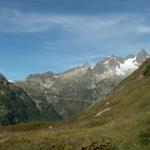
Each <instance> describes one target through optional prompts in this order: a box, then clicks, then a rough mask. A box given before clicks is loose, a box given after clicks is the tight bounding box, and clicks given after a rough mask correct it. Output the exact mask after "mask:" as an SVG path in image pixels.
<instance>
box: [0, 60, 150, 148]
mask: <svg viewBox="0 0 150 150" xmlns="http://www.w3.org/2000/svg"><path fill="white" fill-rule="evenodd" d="M149 66H150V59H149V60H148V61H146V62H145V63H144V64H143V65H142V66H141V67H140V68H139V69H138V70H137V71H136V72H135V73H133V74H132V75H131V76H130V77H128V78H127V79H125V80H124V81H123V82H122V83H121V84H120V85H119V86H118V87H117V88H116V89H115V90H114V91H113V92H112V93H111V94H110V95H109V96H108V98H107V99H105V101H102V102H100V103H97V104H96V105H95V106H93V107H92V108H89V109H88V110H87V111H86V112H84V113H82V114H81V115H80V116H78V117H76V118H74V119H72V120H66V121H63V122H51V123H35V124H33V123H32V124H23V125H17V126H8V127H4V128H1V129H0V133H1V134H0V149H2V150H3V149H5V150H6V149H12V150H13V149H19V150H20V149H44V150H45V149H81V147H82V146H83V145H89V144H90V143H91V142H92V141H98V142H101V140H102V139H103V138H104V137H109V138H111V140H112V143H111V145H115V146H110V147H109V148H108V149H119V150H126V149H128V150H149V149H150V67H149ZM143 73H144V74H145V76H144V75H143ZM106 108H111V110H109V111H107V112H105V113H103V114H101V115H100V116H98V117H95V115H96V114H97V113H99V112H101V111H103V110H105V109H106ZM50 125H51V126H52V129H49V126H50ZM103 149H105V148H103Z"/></svg>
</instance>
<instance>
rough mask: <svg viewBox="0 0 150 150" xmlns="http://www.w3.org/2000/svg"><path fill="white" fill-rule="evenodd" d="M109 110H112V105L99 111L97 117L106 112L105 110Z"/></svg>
mask: <svg viewBox="0 0 150 150" xmlns="http://www.w3.org/2000/svg"><path fill="white" fill-rule="evenodd" d="M109 110H111V107H109V108H106V109H104V110H102V111H100V112H98V113H97V114H96V115H95V117H98V116H100V115H101V114H103V113H105V112H107V111H109Z"/></svg>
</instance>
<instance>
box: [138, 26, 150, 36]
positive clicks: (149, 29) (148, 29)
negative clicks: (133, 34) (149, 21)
mask: <svg viewBox="0 0 150 150" xmlns="http://www.w3.org/2000/svg"><path fill="white" fill-rule="evenodd" d="M136 31H137V32H138V33H141V34H149V33H150V26H138V27H136Z"/></svg>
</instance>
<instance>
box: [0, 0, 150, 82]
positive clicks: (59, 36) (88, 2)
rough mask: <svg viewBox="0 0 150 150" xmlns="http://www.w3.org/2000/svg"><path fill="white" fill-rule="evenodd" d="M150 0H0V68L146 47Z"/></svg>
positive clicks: (11, 74)
mask: <svg viewBox="0 0 150 150" xmlns="http://www.w3.org/2000/svg"><path fill="white" fill-rule="evenodd" d="M149 8H150V1H149V0H125V1H122V0H0V72H1V73H3V74H4V75H6V77H7V78H8V79H10V80H22V79H24V78H25V77H26V76H27V75H28V74H30V73H39V72H45V71H50V70H51V71H54V72H62V71H64V70H67V69H69V68H72V67H74V66H77V65H81V64H84V63H91V64H94V63H96V62H97V61H99V60H101V59H102V58H103V57H105V56H108V55H112V54H114V55H120V56H125V55H128V54H135V53H137V52H138V51H139V50H140V49H142V48H145V49H146V50H147V51H148V52H150V10H149Z"/></svg>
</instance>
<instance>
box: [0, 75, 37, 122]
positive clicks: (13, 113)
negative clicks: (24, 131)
mask: <svg viewBox="0 0 150 150" xmlns="http://www.w3.org/2000/svg"><path fill="white" fill-rule="evenodd" d="M38 117H39V112H38V110H37V108H36V105H35V103H34V102H33V101H32V100H31V98H30V97H29V96H28V95H27V94H26V93H25V92H24V91H23V90H22V89H21V88H18V87H16V86H15V85H13V84H12V83H9V82H8V81H7V79H6V78H5V77H4V76H3V75H2V74H0V124H2V125H4V124H15V123H18V122H26V121H31V120H36V119H38Z"/></svg>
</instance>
